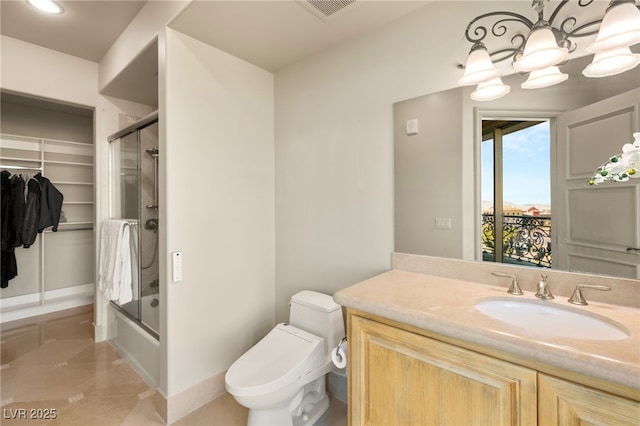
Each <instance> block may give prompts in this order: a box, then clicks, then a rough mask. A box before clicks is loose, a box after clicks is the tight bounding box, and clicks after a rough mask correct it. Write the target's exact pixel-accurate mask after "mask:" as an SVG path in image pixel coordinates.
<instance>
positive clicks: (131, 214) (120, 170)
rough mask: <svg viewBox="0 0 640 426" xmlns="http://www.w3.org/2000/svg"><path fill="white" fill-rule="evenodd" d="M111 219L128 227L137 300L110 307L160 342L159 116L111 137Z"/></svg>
mask: <svg viewBox="0 0 640 426" xmlns="http://www.w3.org/2000/svg"><path fill="white" fill-rule="evenodd" d="M108 140H109V170H110V176H111V179H110V180H111V182H110V188H109V194H110V196H109V198H110V200H109V202H110V209H111V212H110V215H111V218H115V219H125V220H126V221H127V222H128V223H129V231H130V237H131V240H130V244H131V247H130V248H131V270H132V286H133V300H132V301H131V302H129V303H126V304H122V305H120V304H117V303H116V302H115V301H112V302H111V303H112V305H113V306H114V307H116V308H117V309H118V310H119V311H120V312H121V313H123V314H124V315H126V316H127V317H128V318H129V319H130V320H132V321H134V322H135V323H137V324H138V325H139V326H141V327H142V328H143V329H144V330H146V331H147V332H149V333H150V334H151V335H152V336H154V337H155V338H156V339H157V338H158V334H159V331H158V324H159V308H158V306H159V305H160V303H161V301H160V294H159V285H158V284H159V264H158V232H159V230H158V157H159V155H160V153H159V151H158V114H157V113H154V114H151V115H149V116H147V117H145V118H143V119H142V120H140V121H138V122H136V123H134V124H132V125H130V126H128V127H126V128H124V129H122V130H121V131H119V132H117V133H115V134H114V135H112V136H110V137H109V139H108Z"/></svg>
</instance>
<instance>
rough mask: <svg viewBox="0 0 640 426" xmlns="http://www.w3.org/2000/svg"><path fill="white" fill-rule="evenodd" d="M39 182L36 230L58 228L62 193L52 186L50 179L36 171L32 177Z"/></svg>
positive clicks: (54, 230) (54, 229)
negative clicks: (38, 215) (38, 216)
mask: <svg viewBox="0 0 640 426" xmlns="http://www.w3.org/2000/svg"><path fill="white" fill-rule="evenodd" d="M34 178H35V179H36V180H37V181H38V182H39V183H40V219H39V222H38V232H42V231H44V229H45V228H48V227H49V226H53V229H52V231H53V232H56V231H57V230H58V223H60V211H61V210H62V200H63V198H64V197H63V195H62V193H61V192H60V191H58V189H57V188H56V187H55V186H53V184H52V183H51V181H50V180H49V179H47V178H46V177H44V176H42V174H40V173H38V174H37V175H35V177H34Z"/></svg>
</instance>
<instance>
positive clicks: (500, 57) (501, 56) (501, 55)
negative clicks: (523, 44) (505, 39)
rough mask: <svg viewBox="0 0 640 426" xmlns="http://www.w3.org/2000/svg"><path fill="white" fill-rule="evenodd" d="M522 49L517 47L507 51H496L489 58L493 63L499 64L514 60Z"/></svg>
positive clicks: (506, 49)
mask: <svg viewBox="0 0 640 426" xmlns="http://www.w3.org/2000/svg"><path fill="white" fill-rule="evenodd" d="M519 51H520V49H519V48H517V47H510V48H505V49H500V50H496V51H495V52H491V53H490V54H489V56H490V57H491V62H493V63H494V64H497V63H498V62H502V61H505V60H507V59H509V58H512V57H513V55H515V54H516V52H519Z"/></svg>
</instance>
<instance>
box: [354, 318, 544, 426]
mask: <svg viewBox="0 0 640 426" xmlns="http://www.w3.org/2000/svg"><path fill="white" fill-rule="evenodd" d="M349 324H350V336H349V352H348V356H349V377H350V380H349V409H350V410H349V411H350V413H349V415H350V425H351V426H355V425H374V426H375V425H381V426H404V425H420V426H429V425H453V426H459V425H465V426H467V425H491V426H501V425H505V426H506V425H522V426H529V425H535V424H536V423H537V393H536V372H535V371H533V370H530V369H527V368H524V367H520V366H516V365H513V364H511V363H508V362H504V361H500V360H496V359H494V358H491V357H488V356H485V355H481V354H478V353H475V352H473V351H469V350H466V349H462V348H459V347H456V346H452V345H449V344H446V343H443V342H439V341H437V340H433V339H430V338H427V337H424V336H421V335H418V334H414V333H411V332H408V331H404V330H400V329H397V328H394V327H391V326H388V325H385V324H381V323H378V322H376V321H371V320H369V319H366V318H362V317H359V316H355V315H352V316H351V318H350V321H349Z"/></svg>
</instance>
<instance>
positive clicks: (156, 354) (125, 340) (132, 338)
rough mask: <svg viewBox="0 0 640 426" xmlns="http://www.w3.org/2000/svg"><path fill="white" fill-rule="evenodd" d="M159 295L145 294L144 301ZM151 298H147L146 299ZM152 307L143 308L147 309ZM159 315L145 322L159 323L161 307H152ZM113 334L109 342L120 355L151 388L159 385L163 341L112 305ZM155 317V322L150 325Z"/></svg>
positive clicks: (110, 310) (110, 315)
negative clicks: (161, 344) (161, 342)
mask: <svg viewBox="0 0 640 426" xmlns="http://www.w3.org/2000/svg"><path fill="white" fill-rule="evenodd" d="M153 298H157V295H152V296H145V297H143V300H142V303H147V304H150V303H151V302H152V301H153V300H152V299H153ZM147 299H148V300H147ZM147 310H148V311H151V309H146V308H145V309H143V312H145V311H147ZM153 311H154V313H156V315H154V316H153V318H152V316H151V315H150V316H149V318H147V320H146V322H147V324H149V325H155V326H156V328H155V329H156V330H157V325H158V315H157V311H158V307H157V306H156V307H155V308H153ZM109 317H110V322H111V324H110V327H109V329H110V333H109V334H110V337H109V343H111V345H112V346H113V347H115V348H116V350H117V351H118V353H119V354H120V356H121V357H122V358H123V359H124V360H125V361H127V363H128V364H129V366H130V367H131V368H133V369H134V370H135V371H136V373H138V374H139V375H140V377H142V379H143V380H144V381H145V382H146V383H147V384H148V385H149V387H151V388H157V387H158V384H159V379H160V342H159V341H158V340H157V339H156V338H155V337H154V336H152V335H151V334H150V333H149V332H148V331H147V330H145V329H144V328H143V327H141V326H140V324H138V323H137V322H135V321H133V320H132V319H130V318H129V317H128V316H127V315H125V314H124V313H122V312H121V311H120V310H119V309H118V308H116V307H115V306H113V305H112V304H109ZM153 320H155V321H156V322H155V324H150V322H151V321H153Z"/></svg>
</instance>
